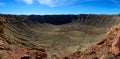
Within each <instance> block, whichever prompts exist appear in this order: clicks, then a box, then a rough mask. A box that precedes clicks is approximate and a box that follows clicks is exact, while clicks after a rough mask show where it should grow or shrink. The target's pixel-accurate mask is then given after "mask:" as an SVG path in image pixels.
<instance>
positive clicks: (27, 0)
mask: <svg viewBox="0 0 120 59" xmlns="http://www.w3.org/2000/svg"><path fill="white" fill-rule="evenodd" d="M16 1H17V2H21V1H22V2H25V3H27V4H32V3H33V0H16Z"/></svg>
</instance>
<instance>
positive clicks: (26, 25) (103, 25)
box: [0, 14, 120, 55]
mask: <svg viewBox="0 0 120 59" xmlns="http://www.w3.org/2000/svg"><path fill="white" fill-rule="evenodd" d="M0 17H3V18H4V19H2V20H3V21H5V24H4V25H5V31H4V32H5V35H6V37H7V39H6V41H7V42H8V43H10V44H13V45H17V46H20V47H23V48H27V49H36V50H39V49H41V48H44V49H45V50H46V51H47V53H48V54H49V55H53V54H63V53H64V54H68V53H73V52H75V51H77V50H80V51H84V50H85V49H86V48H87V47H89V46H91V45H93V44H94V43H95V42H97V41H98V40H100V39H102V38H104V34H105V33H106V32H105V31H106V29H107V28H108V27H111V26H113V25H115V24H118V23H119V22H120V16H119V15H92V14H89V15H85V14H81V15H44V16H40V15H29V16H26V15H0Z"/></svg>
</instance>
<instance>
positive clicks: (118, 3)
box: [111, 0, 120, 6]
mask: <svg viewBox="0 0 120 59" xmlns="http://www.w3.org/2000/svg"><path fill="white" fill-rule="evenodd" d="M111 2H113V3H115V4H116V5H118V6H120V1H119V0H111Z"/></svg>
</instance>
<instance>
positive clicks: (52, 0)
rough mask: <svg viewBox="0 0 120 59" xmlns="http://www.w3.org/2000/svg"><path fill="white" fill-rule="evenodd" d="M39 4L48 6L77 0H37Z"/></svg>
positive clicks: (66, 3)
mask: <svg viewBox="0 0 120 59" xmlns="http://www.w3.org/2000/svg"><path fill="white" fill-rule="evenodd" d="M38 1H39V3H40V4H41V5H46V6H50V7H56V6H65V5H69V4H72V3H74V2H75V1H77V0H38Z"/></svg>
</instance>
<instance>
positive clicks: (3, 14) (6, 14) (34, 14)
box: [0, 13, 120, 15]
mask: <svg viewBox="0 0 120 59" xmlns="http://www.w3.org/2000/svg"><path fill="white" fill-rule="evenodd" d="M0 14H2V15H81V14H7V13H6V14H5V13H4V14H3V13H0ZM84 14H85V13H84ZM119 14H120V13H118V14H91V15H119ZM85 15H90V14H85Z"/></svg>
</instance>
